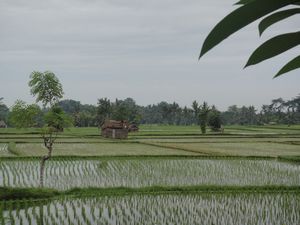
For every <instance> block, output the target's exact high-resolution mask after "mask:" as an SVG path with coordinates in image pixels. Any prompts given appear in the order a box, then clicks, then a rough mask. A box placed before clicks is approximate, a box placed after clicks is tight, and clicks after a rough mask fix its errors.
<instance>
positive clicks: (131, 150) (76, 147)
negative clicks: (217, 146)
mask: <svg viewBox="0 0 300 225" xmlns="http://www.w3.org/2000/svg"><path fill="white" fill-rule="evenodd" d="M16 149H17V151H18V152H19V155H22V156H42V155H45V154H46V152H47V151H46V149H45V148H44V146H43V144H42V143H40V144H37V143H24V144H17V146H16ZM199 154H200V153H191V152H188V151H182V150H173V149H169V148H164V147H156V146H149V145H144V144H139V143H126V142H123V143H119V142H115V143H69V144H68V143H63V144H60V143H56V144H55V145H54V149H53V155H54V156H63V155H65V156H66V155H69V156H118V155H199Z"/></svg>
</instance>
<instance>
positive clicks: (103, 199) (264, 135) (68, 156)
mask: <svg viewBox="0 0 300 225" xmlns="http://www.w3.org/2000/svg"><path fill="white" fill-rule="evenodd" d="M46 153H47V151H46V149H45V147H44V146H43V143H42V139H41V138H40V136H39V134H38V130H37V129H26V130H25V129H23V130H18V129H12V128H9V129H0V187H1V186H2V187H5V188H16V187H18V188H25V189H22V190H21V191H18V190H17V189H11V191H10V194H9V195H6V194H5V193H2V194H4V195H1V193H0V197H1V196H3V199H7V200H5V201H4V200H2V201H1V202H0V203H1V207H0V211H1V214H0V215H2V216H0V219H1V223H2V224H5V225H6V224H28V225H30V224H38V223H39V222H41V220H42V222H43V223H44V224H131V223H132V224H144V223H143V221H149V224H199V222H198V221H201V224H295V225H296V224H298V223H297V221H299V220H300V210H299V207H300V206H299V196H300V195H299V194H300V163H299V162H300V126H299V125H298V126H291V127H288V126H279V125H276V126H261V127H260V126H247V127H246V126H230V127H225V131H224V133H213V132H209V133H208V134H206V135H201V133H200V129H199V127H197V126H157V125H147V126H141V127H140V131H139V132H136V133H130V135H129V138H128V139H127V140H112V139H104V138H102V137H101V136H100V135H99V130H98V129H97V128H71V129H69V130H66V131H64V132H63V133H61V134H60V135H59V136H58V138H57V140H56V143H55V144H54V150H53V158H52V159H51V160H49V161H47V162H46V167H45V187H46V188H52V189H51V190H49V191H50V192H49V193H52V192H53V193H54V192H55V193H56V191H55V190H58V191H68V190H70V189H72V188H77V189H75V191H73V189H72V190H70V191H71V193H73V194H71V196H70V194H67V192H66V193H64V192H62V193H61V194H59V195H58V196H56V195H54V196H56V197H54V196H53V197H50V199H48V200H47V201H45V200H39V199H40V198H43V196H44V198H46V197H47V196H49V195H48V194H49V193H48V189H44V191H36V190H35V189H31V188H36V187H38V184H39V170H40V167H39V165H40V164H39V162H40V157H41V156H43V155H45V154H46ZM90 187H93V188H96V189H95V190H93V191H91V190H90V189H86V188H90ZM122 187H126V188H137V189H132V190H131V191H130V194H129V195H128V192H127V191H125V192H124V191H122V190H123V189H122ZM97 188H100V189H97ZM101 188H102V189H101ZM103 188H104V189H103ZM118 188H121V189H118ZM141 188H142V189H141ZM143 188H144V189H145V191H142V193H140V191H139V190H140V189H141V190H143ZM148 188H150V189H151V188H152V190H151V194H149V193H148V191H149V190H148ZM289 188H292V190H293V191H289ZM168 189H171V190H173V191H171V193H170V192H169V191H166V190H168ZM176 189H178V190H180V191H179V192H180V193H179V192H178V191H176ZM265 189H266V190H268V191H267V192H264V191H263V192H260V191H258V192H257V190H265ZM7 190H8V189H7ZM110 190H111V191H110ZM212 190H213V191H214V192H213V193H211V191H212ZM218 190H220V191H221V192H220V193H218ZM27 191H28V193H31V194H30V195H28V198H33V197H34V198H38V199H36V200H35V201H31V200H29V199H27V200H20V198H27V197H26V196H27V194H25V193H27ZM81 192H82V193H83V192H84V196H86V197H82V194H80V193H81ZM22 193H23V194H22ZM47 193H48V194H47ZM101 193H102V194H101ZM95 195H96V196H98V195H99V196H98V197H95ZM5 196H6V197H5ZM7 196H9V197H7ZM22 196H23V197H22ZM30 196H31V197H30ZM50 196H51V195H50ZM47 198H49V197H47ZM8 199H14V201H9V200H8ZM262 209H263V210H262ZM41 215H43V216H41ZM212 215H218V216H217V217H216V216H212ZM167 221H168V222H167ZM186 221H188V223H186ZM1 223H0V224H1Z"/></svg>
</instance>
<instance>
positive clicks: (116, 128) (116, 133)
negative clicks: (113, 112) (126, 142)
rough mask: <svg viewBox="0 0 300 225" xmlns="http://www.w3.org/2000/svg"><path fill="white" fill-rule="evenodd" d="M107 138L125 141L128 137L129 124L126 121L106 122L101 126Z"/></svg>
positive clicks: (102, 132)
mask: <svg viewBox="0 0 300 225" xmlns="http://www.w3.org/2000/svg"><path fill="white" fill-rule="evenodd" d="M101 135H102V136H103V137H105V138H114V139H125V138H127V137H128V122H127V121H125V120H121V121H117V120H106V121H105V122H104V123H103V124H102V126H101Z"/></svg>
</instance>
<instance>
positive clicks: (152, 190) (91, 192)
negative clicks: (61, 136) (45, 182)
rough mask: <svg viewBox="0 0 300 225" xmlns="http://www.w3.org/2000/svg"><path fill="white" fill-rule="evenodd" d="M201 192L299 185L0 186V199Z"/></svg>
mask: <svg viewBox="0 0 300 225" xmlns="http://www.w3.org/2000/svg"><path fill="white" fill-rule="evenodd" d="M192 192H199V193H201V192H203V193H248V192H249V193H285V192H295V193H300V186H291V187H287V186H244V187H236V186H186V187H163V186H154V187H144V188H126V187H116V188H73V189H70V190H68V191H57V190H54V189H45V188H7V187H0V200H1V201H8V200H24V199H29V200H33V199H50V198H55V197H59V196H76V197H80V196H96V195H97V196H99V195H104V196H114V195H132V194H172V193H174V194H185V193H187V194H188V193H192Z"/></svg>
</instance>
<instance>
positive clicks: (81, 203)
mask: <svg viewBox="0 0 300 225" xmlns="http://www.w3.org/2000/svg"><path fill="white" fill-rule="evenodd" d="M7 204H13V203H11V202H10V203H7ZM48 204H49V205H50V206H47V207H49V208H50V209H51V210H50V211H48V210H46V208H45V207H46V206H45V207H44V208H43V209H45V210H41V205H39V203H37V205H36V206H34V205H33V206H29V208H30V210H29V209H28V208H27V209H25V210H23V209H20V210H16V209H14V207H7V208H6V209H4V211H3V215H4V216H5V217H7V216H8V217H9V218H10V219H5V220H4V223H3V225H11V224H20V222H22V223H21V224H23V225H29V224H39V221H40V219H41V213H42V216H43V217H42V218H43V221H44V224H53V225H56V224H57V225H59V224H66V225H68V224H74V225H79V224H86V225H89V224H109V225H117V224H215V225H221V224H251V225H252V224H253V225H254V224H267V225H282V224H287V225H298V224H299V221H300V194H299V193H284V192H282V193H268V194H267V193H239V194H234V193H232V194H229V193H227V194H224V193H223V194H220V193H193V194H192V193H185V194H158V195H129V196H102V197H100V196H98V197H83V198H62V199H58V200H54V201H52V202H49V203H48ZM65 205H66V206H67V207H66V208H65V209H66V212H65V213H63V212H62V209H63V208H64V206H65ZM34 212H39V213H38V214H36V213H34ZM99 212H101V213H99ZM26 214H29V215H26ZM27 218H31V220H29V219H27Z"/></svg>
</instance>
